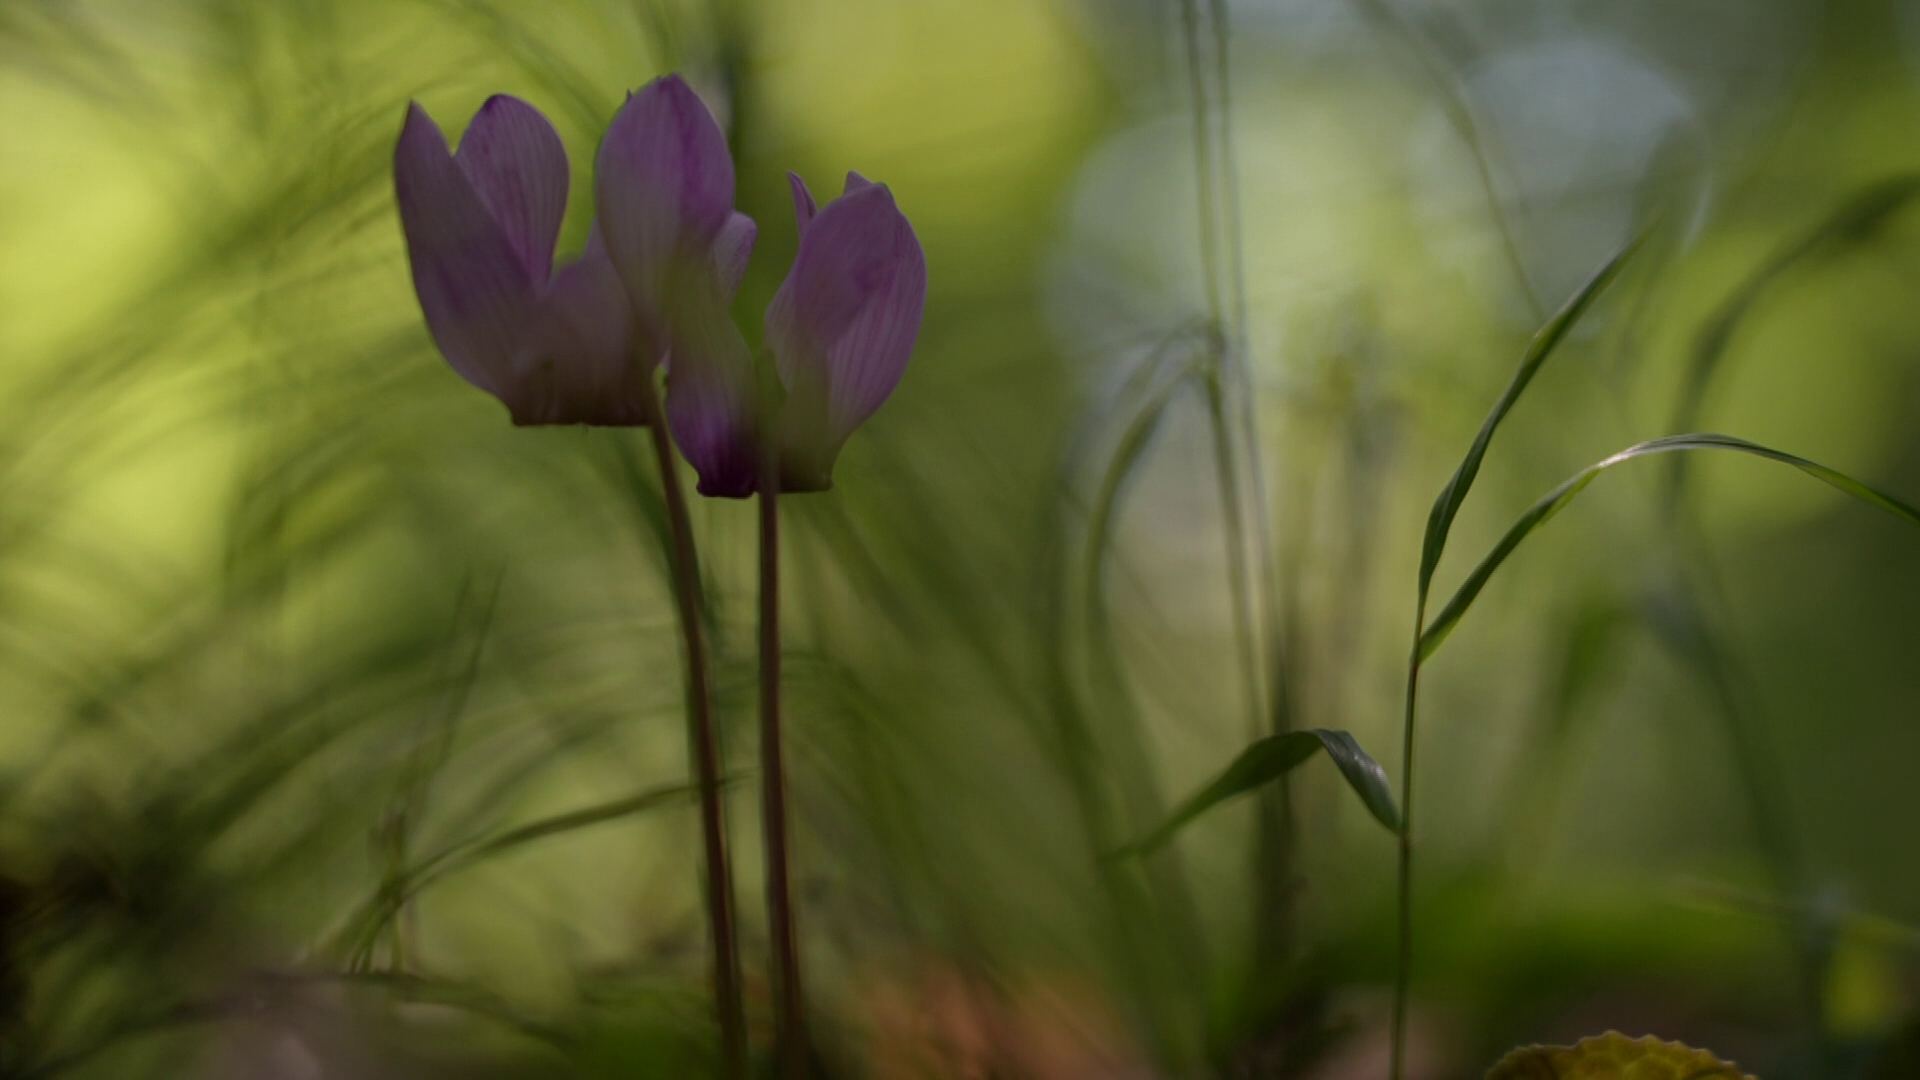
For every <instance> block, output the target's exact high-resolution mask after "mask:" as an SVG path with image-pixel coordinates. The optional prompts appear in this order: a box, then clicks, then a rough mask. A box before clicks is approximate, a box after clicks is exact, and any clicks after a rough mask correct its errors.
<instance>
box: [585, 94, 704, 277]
mask: <svg viewBox="0 0 1920 1080" xmlns="http://www.w3.org/2000/svg"><path fill="white" fill-rule="evenodd" d="M594 195H595V200H596V203H597V205H598V207H599V210H600V225H601V228H602V229H603V230H604V231H605V234H606V240H607V253H608V254H609V255H611V256H612V258H613V264H614V266H615V267H616V268H617V269H618V270H619V271H620V277H621V279H622V280H623V281H625V282H626V284H627V290H628V292H629V294H630V295H632V297H633V301H634V303H635V305H636V306H637V307H638V308H639V309H640V311H641V312H642V313H647V312H651V311H657V309H658V308H659V307H660V306H661V305H662V304H663V302H664V295H663V294H664V291H665V288H666V284H667V283H666V280H665V278H666V276H667V274H668V273H669V272H671V271H672V270H674V269H676V268H679V269H685V268H686V266H687V265H688V263H686V262H685V261H684V260H685V258H686V257H687V256H689V255H695V254H697V255H698V256H699V257H700V258H701V259H703V260H704V259H706V258H707V257H708V256H709V253H710V252H711V249H712V247H713V244H714V241H715V239H716V238H718V237H719V235H720V232H721V230H722V229H723V228H725V226H726V224H727V220H728V218H729V216H730V215H731V214H732V213H733V158H732V156H731V155H730V154H729V153H728V151H727V140H726V137H725V136H724V135H723V134H722V133H721V131H720V125H719V124H717V123H715V122H714V119H713V114H712V113H709V112H708V111H707V107H706V106H705V105H703V104H702V103H701V101H700V98H699V97H698V96H697V95H695V94H694V92H693V90H692V89H691V88H690V87H688V86H687V84H686V83H684V82H682V81H681V80H680V77H679V76H677V75H669V76H666V77H664V78H660V79H655V80H654V81H653V82H652V83H649V84H648V85H647V87H646V89H644V90H642V91H641V92H640V93H638V94H635V95H632V96H631V97H629V98H628V99H627V103H626V104H625V105H624V106H622V107H621V109H620V112H619V114H618V115H617V116H615V117H614V118H613V123H612V125H611V126H609V127H608V129H607V134H606V138H605V139H603V140H602V141H601V143H600V153H599V157H598V160H597V164H596V168H595V176H594Z"/></svg>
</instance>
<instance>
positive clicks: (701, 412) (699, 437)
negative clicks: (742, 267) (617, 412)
mask: <svg viewBox="0 0 1920 1080" xmlns="http://www.w3.org/2000/svg"><path fill="white" fill-rule="evenodd" d="M672 307H673V311H672V312H671V314H670V322H671V325H672V327H673V341H672V347H671V348H672V356H671V359H670V360H669V361H668V363H667V404H666V410H667V426H668V428H670V429H671V430H672V432H673V441H674V442H675V444H677V445H678V446H679V447H680V453H681V454H682V455H684V456H685V457H686V459H687V462H688V463H689V464H691V465H692V466H693V467H694V470H695V471H696V472H698V473H699V474H700V494H702V495H708V496H714V497H719V498H736V499H737V498H745V497H746V496H748V495H751V494H753V491H754V486H755V485H754V481H755V477H756V473H757V472H758V469H759V460H758V458H759V447H758V441H757V438H756V430H757V427H758V425H757V424H756V423H755V379H754V371H753V360H752V357H751V355H750V354H749V353H748V351H747V343H746V339H744V338H742V337H741V336H740V328H739V327H737V326H735V325H734V323H733V319H732V317H731V316H729V314H728V313H727V305H726V301H725V299H724V298H723V297H721V296H720V294H719V293H718V291H717V290H713V289H706V290H682V291H679V292H677V294H676V295H675V297H674V300H673V303H672Z"/></svg>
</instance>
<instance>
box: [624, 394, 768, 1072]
mask: <svg viewBox="0 0 1920 1080" xmlns="http://www.w3.org/2000/svg"><path fill="white" fill-rule="evenodd" d="M639 382H640V384H641V390H640V408H641V410H642V412H643V413H644V414H645V417H646V421H647V431H648V433H649V434H650V435H651V436H652V438H653V452H654V456H655V457H657V458H658V459H659V462H660V488H661V494H662V496H663V498H664V500H665V502H666V509H667V526H668V528H667V531H668V532H669V533H670V534H671V540H672V546H671V548H670V550H669V555H670V556H671V558H670V560H669V561H670V562H671V564H672V576H673V594H674V601H675V606H676V607H677V608H678V611H679V616H680V633H681V638H682V640H683V641H684V642H685V645H686V660H687V720H688V729H689V730H688V741H689V742H690V743H691V745H692V751H693V766H694V773H695V776H696V778H697V779H698V781H699V788H700V832H701V837H702V839H703V841H704V844H705V861H706V901H707V925H708V928H709V929H710V930H711V932H712V936H713V994H714V1007H715V1010H716V1012H717V1013H718V1014H719V1021H720V1055H721V1075H722V1076H723V1077H725V1078H726V1080H745V1077H746V1075H747V1021H746V1009H745V1007H744V1005H743V1004H742V1001H741V995H740V948H739V943H738V937H737V936H736V934H735V932H734V903H733V871H732V867H731V865H730V864H729V862H728V860H727V822H726V812H725V809H724V807H722V805H721V802H720V737H719V733H718V731H717V730H716V725H715V723H714V718H713V694H712V690H711V680H710V679H709V677H708V673H707V646H706V632H705V628H704V626H703V625H702V624H701V621H700V564H699V561H698V556H697V554H696V553H695V551H694V546H693V522H692V519H691V518H690V517H689V515H688V513H687V496H686V491H685V490H684V489H683V488H682V487H681V486H680V474H679V472H678V471H677V470H676V467H675V461H674V453H673V440H672V437H671V436H670V435H669V434H668V432H667V425H666V418H665V417H664V416H663V415H662V413H661V409H660V395H659V392H658V390H656V389H655V388H654V385H653V380H652V379H651V378H647V379H641V380H639Z"/></svg>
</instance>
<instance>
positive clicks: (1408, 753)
mask: <svg viewBox="0 0 1920 1080" xmlns="http://www.w3.org/2000/svg"><path fill="white" fill-rule="evenodd" d="M1426 626H1427V596H1426V590H1425V589H1424V588H1423V589H1421V590H1420V599H1419V601H1418V602H1417V603H1415V604H1414V613H1413V648H1412V651H1411V652H1410V653H1409V654H1408V659H1407V702H1406V712H1405V714H1404V716H1403V717H1402V720H1401V725H1400V830H1399V837H1398V839H1399V847H1400V865H1399V873H1398V875H1396V876H1397V879H1398V881H1397V885H1396V894H1397V895H1396V896H1395V898H1394V907H1395V911H1396V929H1397V937H1398V944H1397V950H1398V956H1397V957H1396V958H1395V962H1394V965H1393V1026H1392V1028H1391V1029H1389V1030H1390V1032H1391V1034H1390V1038H1389V1043H1390V1045H1391V1051H1390V1058H1389V1064H1388V1068H1387V1076H1388V1080H1401V1077H1402V1076H1403V1075H1404V1074H1405V1071H1406V1064H1407V995H1408V991H1409V990H1410V988H1411V987H1410V984H1411V982H1412V977H1413V976H1412V972H1413V748H1414V743H1413V721H1414V712H1415V708H1416V706H1417V703H1418V701H1419V695H1420V659H1421V655H1420V652H1421V650H1420V647H1421V644H1422V642H1421V638H1422V637H1423V636H1424V635H1425V633H1426Z"/></svg>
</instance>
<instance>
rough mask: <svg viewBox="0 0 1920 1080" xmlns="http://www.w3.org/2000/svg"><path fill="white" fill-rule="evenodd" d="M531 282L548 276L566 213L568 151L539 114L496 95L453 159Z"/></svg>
mask: <svg viewBox="0 0 1920 1080" xmlns="http://www.w3.org/2000/svg"><path fill="white" fill-rule="evenodd" d="M454 160H455V161H457V162H459V164H460V168H461V169H462V170H464V171H465V172H466V174H467V179H468V180H469V181H470V182H471V183H472V184H473V190H474V192H475V193H476V194H478V195H479V196H480V201H481V202H483V203H485V204H486V206H487V209H488V211H489V212H490V213H492V215H493V220H494V222H495V223H496V224H498V225H499V226H500V230H501V231H502V232H503V233H505V234H506V237H507V240H508V242H509V243H511V244H512V245H513V249H514V251H515V252H516V253H517V254H518V255H519V256H520V260H521V262H522V263H524V264H525V266H526V268H527V274H528V276H529V277H530V278H532V279H533V280H534V281H539V282H545V281H546V280H547V278H548V277H550V276H551V275H552V273H553V246H554V243H555V242H556V241H557V240H558V239H559V237H560V219H561V218H562V217H564V216H566V212H567V182H568V174H567V149H566V147H565V146H564V145H562V144H561V142H560V136H559V135H558V134H557V133H556V132H555V131H554V130H553V125H552V124H550V123H548V122H547V118H546V117H545V116H543V115H541V113H540V110H538V109H536V108H534V107H533V106H531V105H529V104H527V103H526V102H524V101H521V100H520V99H519V98H516V97H509V96H508V95H506V94H495V95H494V96H492V97H490V98H488V99H487V102H486V104H485V105H482V106H480V111H479V112H478V113H476V114H475V115H474V118H473V123H471V124H469V125H467V130H466V133H465V134H463V135H461V136H460V149H459V151H458V152H457V153H456V154H455V155H454Z"/></svg>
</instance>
